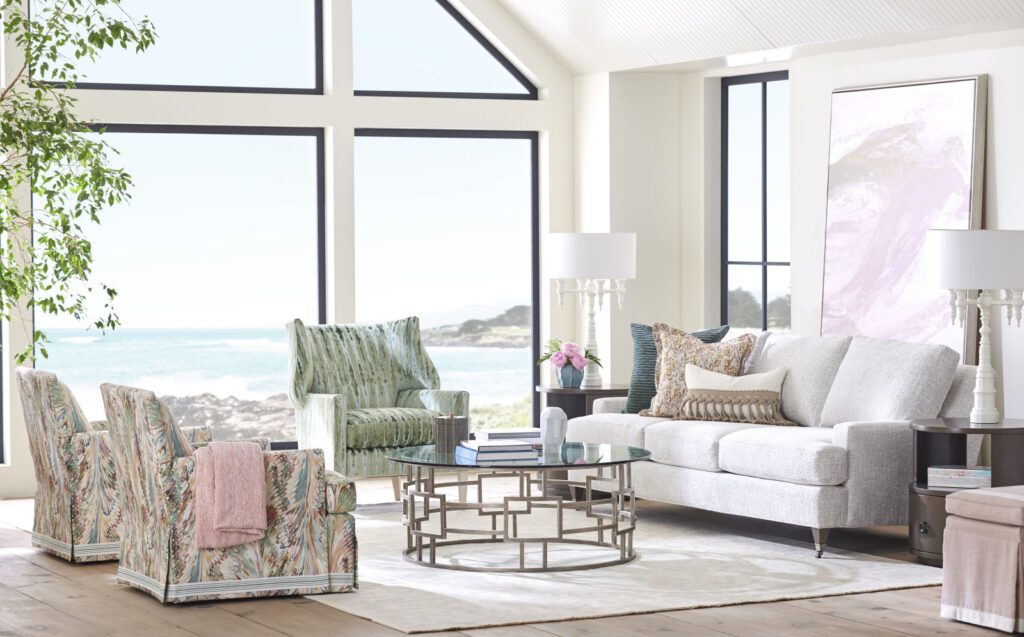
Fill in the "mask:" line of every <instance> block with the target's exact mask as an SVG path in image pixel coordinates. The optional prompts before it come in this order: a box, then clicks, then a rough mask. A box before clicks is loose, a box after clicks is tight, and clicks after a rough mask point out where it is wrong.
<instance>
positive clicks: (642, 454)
mask: <svg viewBox="0 0 1024 637" xmlns="http://www.w3.org/2000/svg"><path fill="white" fill-rule="evenodd" d="M536 452H537V457H536V458H527V459H518V460H476V461H470V460H468V459H467V458H465V457H462V456H459V457H456V455H455V454H454V453H439V452H438V451H437V449H435V447H434V445H421V446H419V447H403V448H401V449H395V450H393V451H391V452H389V453H387V454H385V457H386V458H387V459H388V460H394V461H395V462H401V463H404V464H412V465H420V466H426V467H465V468H470V469H530V468H562V469H566V468H572V469H584V468H587V467H602V466H609V465H616V464H623V463H626V462H637V461H638V460H647V459H648V458H650V457H651V452H650V451H648V450H646V449H640V448H639V447H626V446H622V445H604V444H596V443H588V442H564V443H562V444H561V445H557V446H554V447H550V446H548V447H544V448H543V449H540V448H537V449H536Z"/></svg>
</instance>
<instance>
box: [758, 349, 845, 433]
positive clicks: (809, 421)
mask: <svg viewBox="0 0 1024 637" xmlns="http://www.w3.org/2000/svg"><path fill="white" fill-rule="evenodd" d="M849 346H850V337H849V336H823V337H817V336H781V335H779V334H771V335H770V336H769V337H768V338H767V340H765V342H764V347H763V348H762V349H761V351H760V352H759V353H758V354H757V359H756V360H754V362H753V365H752V366H751V368H750V370H749V371H750V372H751V373H755V374H760V373H764V372H768V371H771V370H773V369H778V368H780V367H784V368H786V380H785V382H783V383H782V414H783V415H784V416H785V417H786V418H788V419H789V420H792V421H793V422H795V423H797V424H800V425H806V426H808V427H817V426H819V425H820V423H821V412H822V409H823V408H824V406H825V399H826V398H828V392H829V389H831V388H832V381H833V379H835V377H836V372H837V371H838V370H839V366H840V364H841V363H842V362H843V356H844V355H845V354H846V350H847V348H848V347H849Z"/></svg>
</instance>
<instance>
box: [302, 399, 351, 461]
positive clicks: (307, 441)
mask: <svg viewBox="0 0 1024 637" xmlns="http://www.w3.org/2000/svg"><path fill="white" fill-rule="evenodd" d="M295 424H296V427H297V429H298V438H299V448H300V449H322V450H323V452H324V462H325V463H326V464H327V468H328V469H333V470H334V471H337V472H338V473H340V474H342V475H344V474H345V473H347V472H348V468H347V467H346V466H345V460H346V451H345V450H346V449H347V447H348V438H347V435H346V431H345V428H346V426H347V424H348V408H347V405H346V401H345V397H344V396H342V395H341V394H307V395H306V402H305V404H303V405H301V406H298V407H296V408H295Z"/></svg>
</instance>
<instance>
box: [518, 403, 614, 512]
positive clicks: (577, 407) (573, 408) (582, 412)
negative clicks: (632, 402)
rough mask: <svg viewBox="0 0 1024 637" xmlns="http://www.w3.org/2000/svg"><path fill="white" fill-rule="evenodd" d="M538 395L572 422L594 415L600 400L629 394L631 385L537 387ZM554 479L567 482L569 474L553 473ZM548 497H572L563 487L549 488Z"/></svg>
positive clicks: (564, 472) (563, 472)
mask: <svg viewBox="0 0 1024 637" xmlns="http://www.w3.org/2000/svg"><path fill="white" fill-rule="evenodd" d="M537 393H539V394H543V395H544V405H545V406H546V407H558V408H560V409H561V410H562V411H564V412H565V415H566V416H567V417H568V418H569V420H572V419H573V418H579V417H581V416H589V415H591V414H593V413H594V401H595V400H597V399H598V398H614V397H622V396H625V395H627V394H628V393H629V385H604V386H602V387H593V388H590V389H583V388H582V387H580V388H577V389H568V388H565V387H557V386H551V385H537ZM551 475H552V477H553V478H557V479H559V480H566V479H568V477H569V472H568V471H565V470H554V471H552V474H551ZM547 494H548V495H551V496H555V495H560V496H562V497H563V498H568V497H571V496H572V494H571V493H570V492H569V489H568V488H564V487H561V486H554V485H553V486H549V487H548V493H547Z"/></svg>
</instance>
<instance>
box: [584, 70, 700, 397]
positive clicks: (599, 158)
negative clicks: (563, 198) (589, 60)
mask: <svg viewBox="0 0 1024 637" xmlns="http://www.w3.org/2000/svg"><path fill="white" fill-rule="evenodd" d="M679 101H680V94H679V76H678V75H675V74H669V73H595V74H590V75H583V76H578V77H577V78H576V122H575V129H576V170H575V174H576V224H577V228H578V229H579V230H580V231H583V232H634V233H636V235H637V278H636V279H634V280H632V281H627V282H626V297H625V304H624V306H623V309H621V310H620V309H619V308H618V305H617V302H616V300H615V299H614V298H611V299H608V300H607V302H606V304H605V307H604V309H603V310H602V311H601V312H600V313H599V315H598V348H599V351H600V355H601V359H602V361H603V362H604V371H603V374H604V380H605V382H606V383H607V382H613V383H626V382H628V381H629V376H630V371H631V369H632V362H633V357H632V339H631V337H630V332H629V324H630V323H631V322H640V323H648V324H650V323H653V322H656V321H664V322H667V323H671V324H673V325H675V324H678V323H679V321H680V314H681V312H680V308H681V304H682V297H681V286H680V272H681V268H680V253H681V251H680V244H681V229H680V216H679V205H680V189H679V174H680V169H679V165H680V158H681V157H680V147H679V136H680V123H679V117H678V114H679ZM579 318H580V322H579V324H578V326H577V331H576V333H575V334H573V335H572V336H574V337H576V338H578V339H580V340H584V339H585V334H586V332H585V324H584V323H583V321H584V320H585V316H584V313H583V312H580V313H579ZM565 337H566V338H569V335H568V334H567V335H565Z"/></svg>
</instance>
